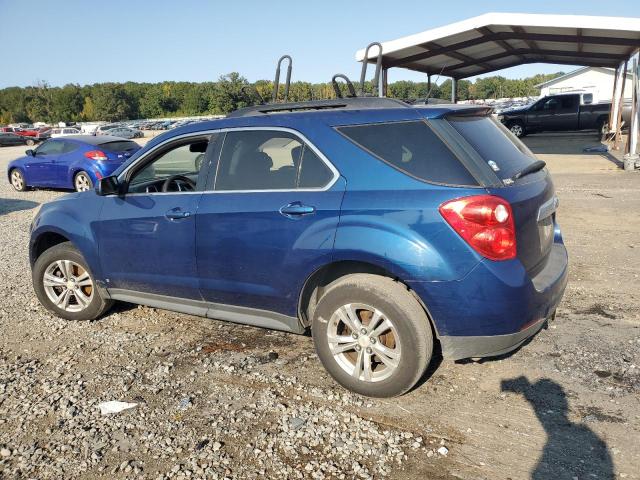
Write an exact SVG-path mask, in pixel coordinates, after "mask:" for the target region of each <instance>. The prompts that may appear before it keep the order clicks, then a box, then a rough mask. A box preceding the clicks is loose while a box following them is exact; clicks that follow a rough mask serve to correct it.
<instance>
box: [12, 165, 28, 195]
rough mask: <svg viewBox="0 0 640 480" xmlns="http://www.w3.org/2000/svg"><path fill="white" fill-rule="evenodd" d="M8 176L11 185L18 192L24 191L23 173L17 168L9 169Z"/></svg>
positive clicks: (25, 187) (25, 186) (25, 185)
mask: <svg viewBox="0 0 640 480" xmlns="http://www.w3.org/2000/svg"><path fill="white" fill-rule="evenodd" d="M9 178H11V185H12V186H13V188H15V189H16V190H17V191H18V192H24V191H25V190H26V189H27V182H25V181H24V175H23V174H22V172H21V171H20V170H18V169H17V168H14V169H13V170H11V174H10V175H9Z"/></svg>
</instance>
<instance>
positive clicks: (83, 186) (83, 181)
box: [75, 173, 91, 192]
mask: <svg viewBox="0 0 640 480" xmlns="http://www.w3.org/2000/svg"><path fill="white" fill-rule="evenodd" d="M75 187H76V190H77V191H78V192H86V191H87V190H91V179H90V178H89V177H87V174H86V173H79V174H78V175H76V181H75Z"/></svg>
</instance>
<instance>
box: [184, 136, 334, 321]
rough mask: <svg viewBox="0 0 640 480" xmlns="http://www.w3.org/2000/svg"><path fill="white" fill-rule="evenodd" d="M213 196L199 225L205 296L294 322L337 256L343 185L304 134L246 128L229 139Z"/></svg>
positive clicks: (206, 199)
mask: <svg viewBox="0 0 640 480" xmlns="http://www.w3.org/2000/svg"><path fill="white" fill-rule="evenodd" d="M208 190H209V191H207V192H205V193H204V194H203V196H202V198H201V200H200V205H199V207H198V215H197V219H196V237H197V238H196V252H197V262H198V273H199V276H200V288H201V293H202V296H203V298H204V299H205V300H206V301H208V302H213V303H217V304H226V305H237V306H241V307H250V308H259V309H262V310H270V311H273V312H278V313H281V314H284V315H287V316H290V317H294V316H296V313H297V303H298V292H299V291H300V288H301V287H302V284H303V283H304V281H305V279H306V278H307V277H308V276H309V275H310V274H311V273H312V272H313V271H314V270H316V269H317V268H319V267H320V266H322V265H323V264H325V263H326V262H327V261H328V260H329V259H330V257H331V255H332V251H333V244H334V237H335V231H336V228H337V225H338V220H339V215H340V205H341V202H342V197H343V195H344V190H345V181H344V179H343V178H342V177H340V176H339V174H338V172H337V171H336V169H335V168H334V167H333V166H332V165H331V164H330V163H329V161H328V160H327V159H326V158H325V157H324V155H323V154H322V153H321V152H320V151H319V150H318V149H317V148H315V147H314V146H312V145H310V144H309V142H308V141H307V140H306V139H305V138H304V137H302V136H301V135H300V134H299V133H297V132H294V131H292V130H288V129H278V128H273V129H271V128H269V129H260V128H243V129H234V130H230V131H228V132H227V133H226V138H225V140H224V143H223V147H222V151H221V154H220V158H219V161H218V165H217V174H216V178H215V179H214V181H213V182H212V183H211V184H210V185H209V186H208ZM245 321H246V319H245ZM248 323H250V322H248Z"/></svg>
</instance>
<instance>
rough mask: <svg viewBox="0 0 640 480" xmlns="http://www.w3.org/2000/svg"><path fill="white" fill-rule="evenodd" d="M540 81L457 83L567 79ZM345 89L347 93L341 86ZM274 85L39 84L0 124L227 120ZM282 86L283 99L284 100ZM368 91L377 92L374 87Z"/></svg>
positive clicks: (3, 105)
mask: <svg viewBox="0 0 640 480" xmlns="http://www.w3.org/2000/svg"><path fill="white" fill-rule="evenodd" d="M562 74H563V73H562V72H559V73H555V74H549V75H535V76H533V77H529V78H525V79H516V80H514V79H507V78H505V77H501V76H493V77H485V78H479V79H476V80H475V81H473V82H471V81H469V80H460V81H459V82H458V98H459V99H460V100H473V99H487V98H502V97H526V96H535V95H539V91H538V89H537V88H536V87H535V85H536V84H539V83H542V82H544V81H547V80H549V79H551V78H555V77H557V76H559V75H562ZM341 88H344V85H342V87H341ZM272 89H273V82H271V81H269V80H259V81H257V82H255V83H253V84H251V83H249V82H248V81H247V80H246V79H245V78H244V77H242V76H241V75H240V74H238V73H237V72H232V73H229V74H227V75H223V76H221V77H220V78H219V79H218V81H217V82H203V83H194V82H162V83H136V82H126V83H96V84H93V85H84V86H80V85H75V84H68V85H65V86H63V87H51V86H50V85H48V84H47V83H46V82H38V83H37V84H36V85H34V86H29V87H9V88H4V89H2V90H0V124H8V123H19V122H27V123H32V122H38V121H40V122H49V123H51V122H59V121H67V122H68V121H96V120H101V121H109V122H111V121H117V120H127V119H138V118H158V117H179V116H195V115H225V114H227V113H229V112H231V111H233V110H236V109H238V108H241V107H245V106H249V105H253V104H255V103H257V102H258V95H256V94H255V92H257V93H258V94H259V95H260V96H261V97H262V98H264V99H265V100H270V99H271V95H272ZM283 90H284V88H283V85H281V86H280V96H282V94H283ZM365 90H366V91H368V92H372V91H373V86H372V84H371V83H370V82H368V83H367V84H366V85H365ZM387 95H388V96H389V97H392V98H399V99H402V100H408V99H417V98H425V97H427V96H430V97H432V98H444V99H446V98H450V95H451V80H449V79H447V80H445V81H444V82H442V83H440V84H439V85H437V84H435V83H433V84H432V85H431V88H429V85H428V84H427V82H413V81H406V80H402V81H397V82H393V83H390V84H389V85H388V91H387ZM329 98H335V92H334V90H333V87H332V85H331V83H310V82H293V83H291V88H290V91H289V100H290V101H304V100H321V99H329Z"/></svg>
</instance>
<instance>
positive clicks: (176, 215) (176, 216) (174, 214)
mask: <svg viewBox="0 0 640 480" xmlns="http://www.w3.org/2000/svg"><path fill="white" fill-rule="evenodd" d="M164 216H165V217H167V218H168V219H169V220H180V219H181V218H188V217H190V216H191V212H185V211H183V210H180V209H177V208H174V209H172V210H169V211H168V212H167V213H165V214H164Z"/></svg>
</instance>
